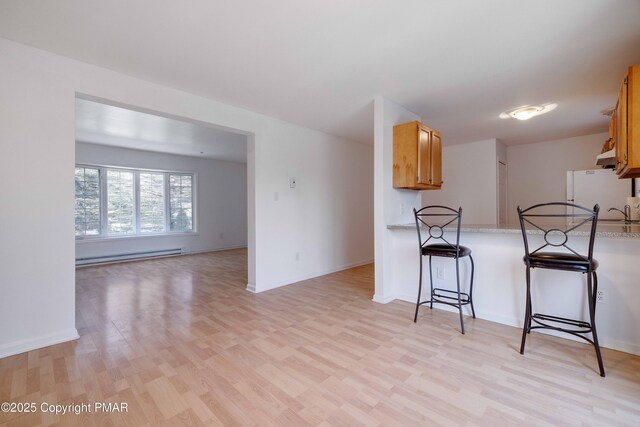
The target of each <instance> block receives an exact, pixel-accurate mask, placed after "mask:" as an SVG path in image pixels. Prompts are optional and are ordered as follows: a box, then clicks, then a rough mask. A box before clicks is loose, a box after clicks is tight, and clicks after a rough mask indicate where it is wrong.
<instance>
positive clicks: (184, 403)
mask: <svg viewBox="0 0 640 427" xmlns="http://www.w3.org/2000/svg"><path fill="white" fill-rule="evenodd" d="M76 277H77V325H78V330H79V333H80V339H79V340H77V341H75V342H69V343H65V344H60V345H55V346H51V347H48V348H45V349H41V350H36V351H30V352H28V353H25V354H20V355H17V356H12V357H8V358H4V359H0V402H6V401H13V402H35V403H37V404H38V405H40V404H41V402H48V403H52V404H55V403H63V404H67V403H88V402H92V403H93V402H126V403H127V404H128V412H127V413H120V414H118V413H110V414H106V413H90V414H89V413H83V414H81V415H75V414H67V415H63V416H62V415H54V414H49V413H42V412H41V411H40V410H38V411H37V412H36V413H34V414H26V415H20V414H15V413H0V424H2V425H7V426H22V425H24V426H31V425H82V426H91V425H124V426H142V425H149V426H162V425H170V426H178V425H190V426H200V425H225V426H234V425H247V426H295V427H300V426H308V425H321V426H360V425H387V426H399V425H411V426H418V425H421V426H425V425H468V426H476V425H487V426H504V425H535V426H544V425H549V426H551V425H554V426H556V425H566V426H580V425H606V426H611V425H636V426H637V425H639V424H640V358H639V357H636V356H632V355H629V354H625V353H621V352H616V351H611V350H607V349H604V350H603V356H604V362H605V367H606V369H607V377H606V378H601V377H600V376H599V375H598V373H597V364H596V358H595V355H594V352H593V349H592V348H591V347H590V346H588V345H587V344H581V343H576V342H572V341H568V340H564V339H561V338H556V337H551V336H544V335H541V334H538V333H532V334H531V338H529V340H528V341H527V353H526V354H525V355H524V356H521V355H520V354H519V353H518V350H517V349H518V345H519V342H520V330H519V329H517V328H511V327H508V326H504V325H499V324H496V323H491V322H487V321H483V320H473V319H471V318H466V320H465V321H466V326H467V335H465V336H463V335H461V334H460V333H459V329H458V328H459V323H458V317H457V315H456V314H453V313H449V312H445V311H441V310H432V311H430V310H428V308H426V307H425V308H423V309H422V311H421V315H420V317H419V320H418V323H417V324H414V323H413V321H412V320H413V319H412V318H413V306H412V305H411V304H408V303H405V302H392V303H389V304H386V305H381V304H376V303H374V302H372V301H371V295H372V293H373V266H372V265H369V266H364V267H358V268H353V269H350V270H346V271H343V272H338V273H334V274H330V275H328V276H323V277H319V278H316V279H312V280H307V281H305V282H302V283H299V284H295V285H292V286H287V287H283V288H280V289H275V290H273V291H269V292H264V293H261V294H252V293H250V292H247V291H246V290H245V286H246V282H247V278H246V251H244V250H235V251H226V252H217V253H209V254H201V255H193V256H183V257H174V258H164V259H159V260H152V261H141V262H132V263H123V264H114V265H108V266H100V267H90V268H83V269H79V270H78V271H77V273H76ZM478 286H481V284H480V283H479V284H478ZM636 326H637V325H636Z"/></svg>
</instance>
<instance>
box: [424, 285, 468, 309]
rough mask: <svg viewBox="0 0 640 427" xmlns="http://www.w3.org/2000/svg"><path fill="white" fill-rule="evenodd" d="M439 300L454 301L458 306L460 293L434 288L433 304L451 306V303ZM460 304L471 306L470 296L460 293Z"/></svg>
mask: <svg viewBox="0 0 640 427" xmlns="http://www.w3.org/2000/svg"><path fill="white" fill-rule="evenodd" d="M443 293H444V295H443ZM439 298H443V299H445V300H450V301H454V302H455V303H456V305H457V303H458V292H457V291H450V290H448V289H442V288H433V293H432V294H431V299H432V300H433V302H439V303H444V304H451V303H450V302H449V301H441V300H439ZM460 303H461V304H462V305H466V304H470V303H471V297H469V294H467V293H465V292H460Z"/></svg>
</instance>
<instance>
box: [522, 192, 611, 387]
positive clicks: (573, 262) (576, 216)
mask: <svg viewBox="0 0 640 427" xmlns="http://www.w3.org/2000/svg"><path fill="white" fill-rule="evenodd" d="M569 209H571V210H572V213H569V212H568V211H569ZM559 211H561V212H559ZM599 212H600V207H599V206H598V205H595V206H594V207H593V209H588V208H585V207H582V206H578V205H575V204H573V203H565V202H554V203H543V204H538V205H535V206H531V207H530V208H527V209H520V207H518V218H519V220H520V228H521V230H522V238H523V240H524V251H525V256H524V263H525V265H526V274H527V275H526V279H527V302H526V307H525V320H524V326H523V328H522V341H521V344H520V353H521V354H524V347H525V343H526V338H527V334H529V333H530V332H531V330H532V329H552V330H555V331H560V332H564V333H568V334H571V335H574V336H576V337H579V338H581V339H583V340H585V341H587V342H589V343H591V344H592V345H593V346H594V347H595V350H596V356H597V358H598V367H599V369H600V375H601V376H603V377H604V375H605V373H604V365H603V363H602V355H601V352H600V345H599V344H598V334H597V332H596V323H595V312H596V295H597V293H598V275H597V274H596V270H597V268H598V261H596V260H595V259H594V258H593V246H594V242H595V236H596V227H597V223H598V213H599ZM578 229H581V230H578ZM577 231H588V238H589V239H588V245H587V247H586V248H582V249H583V250H582V251H579V250H578V249H576V246H575V245H574V244H573V243H572V245H569V240H570V239H571V238H572V237H573V235H575V234H577V233H576V232H577ZM572 232H574V233H572ZM580 234H581V235H583V236H584V235H585V234H586V233H580ZM535 235H538V236H540V235H542V241H543V243H542V244H541V246H539V247H537V248H535V249H533V250H531V247H530V246H531V245H530V244H531V243H532V240H534V237H533V236H535ZM574 241H575V239H574ZM583 246H584V245H583ZM532 268H546V269H553V270H565V271H575V272H579V273H583V274H586V275H587V301H588V305H589V318H590V321H589V322H586V321H582V320H574V319H567V318H563V317H558V316H552V315H549V314H540V313H533V310H532V304H531V272H530V270H531V269H532ZM589 334H591V337H592V338H589V336H588V335H589Z"/></svg>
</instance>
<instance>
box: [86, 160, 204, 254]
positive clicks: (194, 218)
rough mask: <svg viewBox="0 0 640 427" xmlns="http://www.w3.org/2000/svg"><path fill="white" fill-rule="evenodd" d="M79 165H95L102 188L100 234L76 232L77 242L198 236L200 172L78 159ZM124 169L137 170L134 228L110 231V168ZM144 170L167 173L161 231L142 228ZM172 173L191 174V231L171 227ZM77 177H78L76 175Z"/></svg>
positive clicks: (164, 176) (89, 166)
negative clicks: (98, 162)
mask: <svg viewBox="0 0 640 427" xmlns="http://www.w3.org/2000/svg"><path fill="white" fill-rule="evenodd" d="M75 168H91V169H98V179H99V188H100V234H97V235H89V236H87V235H79V236H78V235H76V236H75V238H76V242H90V241H97V240H99V241H102V240H121V239H148V238H154V237H163V236H164V237H167V236H195V235H198V218H199V215H198V190H197V183H198V175H197V173H196V172H188V171H176V170H166V169H147V168H131V167H126V166H110V165H101V164H93V163H76V164H75ZM108 170H121V171H126V172H132V173H133V206H134V208H133V229H134V233H131V234H121V235H118V234H109V233H108V209H107V208H106V207H107V206H108V205H107V203H108V199H107V197H108V195H107V178H106V177H107V171H108ZM140 173H157V174H163V178H164V227H165V229H164V231H161V232H144V233H143V232H141V230H140ZM171 175H186V176H190V177H191V206H192V209H191V225H192V227H191V230H190V231H182V230H181V231H171V227H170V221H171V218H170V211H171V197H170V194H169V191H170V190H169V179H170V176H171ZM74 180H75V178H74Z"/></svg>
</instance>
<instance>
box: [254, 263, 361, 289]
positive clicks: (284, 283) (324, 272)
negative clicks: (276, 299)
mask: <svg viewBox="0 0 640 427" xmlns="http://www.w3.org/2000/svg"><path fill="white" fill-rule="evenodd" d="M372 263H373V258H372V259H366V260H362V261H356V262H353V263H349V264H345V265H342V266H340V267H336V268H330V269H328V270H322V271H320V272H317V273H312V274H307V275H303V276H300V277H297V278H295V279H291V280H286V281H282V282H277V283H274V284H271V285H267V286H266V287H263V288H260V290H256V287H255V285H254V288H253V289H254V290H253V291H252V292H255V293H260V292H265V291H270V290H272V289H276V288H281V287H283V286H288V285H293V284H296V283H299V282H303V281H305V280H309V279H313V278H316V277H320V276H326V275H327V274H331V273H337V272H338V271H344V270H348V269H350V268H355V267H360V266H362V265H367V264H372ZM247 290H250V289H248V288H247Z"/></svg>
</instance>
